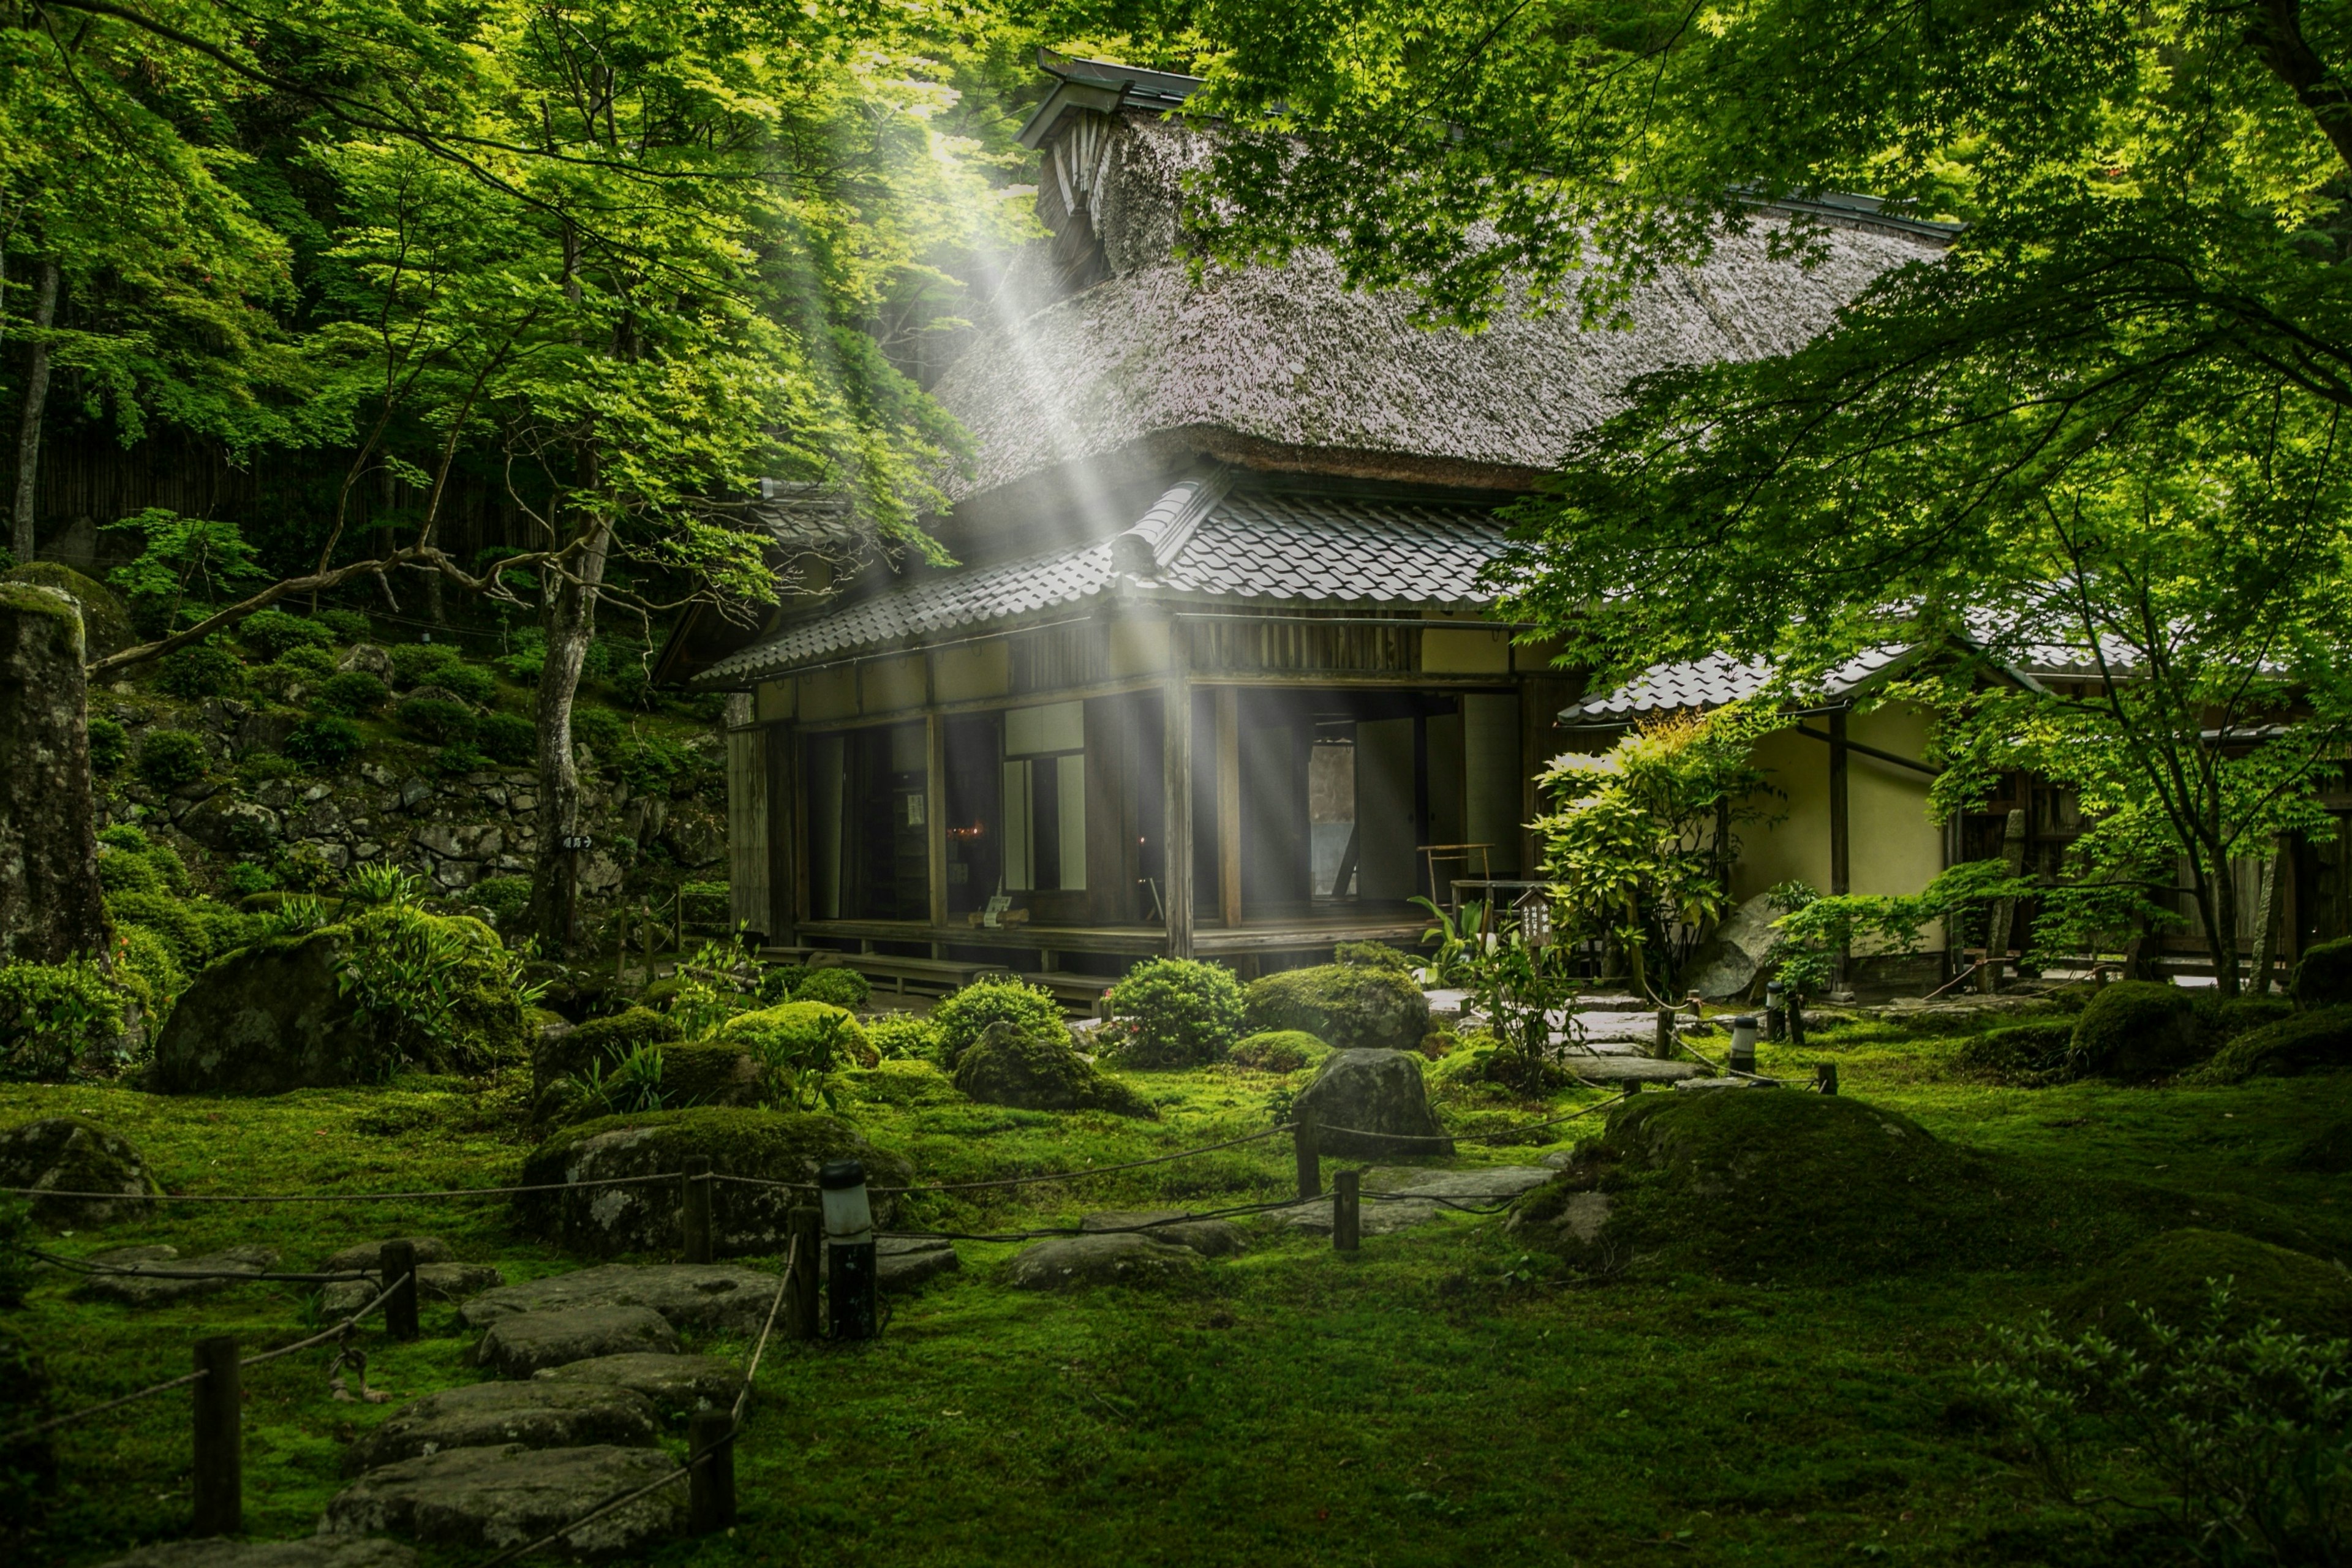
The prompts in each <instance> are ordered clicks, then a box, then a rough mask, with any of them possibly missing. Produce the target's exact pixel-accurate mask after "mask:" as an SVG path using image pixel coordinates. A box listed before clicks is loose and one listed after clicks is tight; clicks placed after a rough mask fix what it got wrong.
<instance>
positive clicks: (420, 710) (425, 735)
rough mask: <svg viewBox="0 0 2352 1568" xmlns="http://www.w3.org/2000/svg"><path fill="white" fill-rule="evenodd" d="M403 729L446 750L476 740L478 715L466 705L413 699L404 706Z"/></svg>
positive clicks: (400, 716) (440, 700)
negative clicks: (453, 745)
mask: <svg viewBox="0 0 2352 1568" xmlns="http://www.w3.org/2000/svg"><path fill="white" fill-rule="evenodd" d="M399 718H400V727H401V728H402V729H403V730H405V731H408V733H410V734H411V735H414V736H415V737H416V738H417V739H418V740H420V741H423V742H426V743H427V744H430V745H436V746H446V745H449V744H451V743H453V742H458V741H471V740H472V739H473V738H474V728H475V719H474V715H473V714H472V713H471V712H469V711H467V708H466V705H465V704H464V703H462V702H451V701H448V700H446V699H444V698H439V697H412V698H410V699H409V700H407V701H405V702H403V703H402V704H401V705H400V710H399Z"/></svg>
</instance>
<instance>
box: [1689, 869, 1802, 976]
mask: <svg viewBox="0 0 2352 1568" xmlns="http://www.w3.org/2000/svg"><path fill="white" fill-rule="evenodd" d="M1778 919H1780V910H1777V909H1775V908H1774V907H1773V904H1772V897H1771V895H1770V894H1769V893H1759V894H1757V895H1756V896H1755V897H1754V898H1752V899H1749V900H1748V901H1747V902H1746V903H1743V904H1741V905H1740V906H1739V907H1738V909H1736V910H1732V911H1731V913H1729V914H1728V915H1726V916H1725V917H1724V918H1723V919H1722V920H1721V921H1717V924H1716V928H1715V931H1714V932H1713V934H1712V935H1710V936H1709V937H1708V938H1707V939H1706V942H1702V943H1701V944H1700V945H1699V950H1698V952H1696V953H1694V954H1692V955H1691V964H1690V976H1689V979H1688V980H1686V981H1685V985H1687V987H1688V988H1689V989H1691V990H1693V991H1696V992H1697V993H1698V994H1700V995H1701V996H1704V997H1706V999H1707V1000H1708V1001H1710V1002H1726V1001H1728V1000H1730V999H1731V998H1732V997H1734V996H1738V995H1743V994H1746V992H1747V990H1748V987H1749V986H1751V985H1753V984H1756V977H1757V975H1759V974H1760V973H1763V970H1764V966H1765V965H1766V964H1768V963H1771V962H1772V950H1773V949H1774V948H1775V947H1777V946H1779V945H1780V931H1778V930H1776V929H1775V928H1774V927H1773V924H1772V922H1773V921H1776V920H1778Z"/></svg>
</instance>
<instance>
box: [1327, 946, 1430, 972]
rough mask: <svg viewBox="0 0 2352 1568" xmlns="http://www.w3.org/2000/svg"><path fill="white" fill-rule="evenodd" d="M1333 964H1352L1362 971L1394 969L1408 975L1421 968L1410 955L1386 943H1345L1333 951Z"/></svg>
mask: <svg viewBox="0 0 2352 1568" xmlns="http://www.w3.org/2000/svg"><path fill="white" fill-rule="evenodd" d="M1331 962H1332V963H1352V964H1354V965H1356V966H1357V967H1358V968H1360V969H1393V970H1395V971H1396V972H1397V973H1399V974H1408V975H1409V974H1411V973H1412V972H1413V971H1414V970H1416V969H1419V968H1420V967H1421V965H1419V964H1417V963H1414V962H1413V961H1412V955H1411V954H1410V953H1404V952H1398V951H1397V950H1396V949H1395V948H1392V947H1391V946H1390V945H1389V944H1388V943H1386V942H1341V943H1340V944H1339V946H1337V947H1335V948H1333V949H1332V950H1331Z"/></svg>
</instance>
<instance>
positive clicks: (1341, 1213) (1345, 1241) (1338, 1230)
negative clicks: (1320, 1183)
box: [1331, 1171, 1364, 1252]
mask: <svg viewBox="0 0 2352 1568" xmlns="http://www.w3.org/2000/svg"><path fill="white" fill-rule="evenodd" d="M1363 1179H1364V1175H1363V1173H1362V1172H1361V1171H1341V1172H1339V1173H1338V1174H1336V1175H1334V1176H1333V1177H1332V1178H1331V1246H1332V1248H1333V1249H1334V1250H1335V1251H1339V1252H1353V1251H1355V1250H1356V1248H1357V1247H1360V1245H1362V1242H1363V1188H1362V1183H1363Z"/></svg>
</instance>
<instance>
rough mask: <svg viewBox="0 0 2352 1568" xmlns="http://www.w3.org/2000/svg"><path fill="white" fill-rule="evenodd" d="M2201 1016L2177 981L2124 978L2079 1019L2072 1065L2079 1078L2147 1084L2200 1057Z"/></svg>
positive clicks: (2095, 1001) (2100, 995)
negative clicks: (2199, 1030) (2109, 1079)
mask: <svg viewBox="0 0 2352 1568" xmlns="http://www.w3.org/2000/svg"><path fill="white" fill-rule="evenodd" d="M2198 1055H2199V1052H2198V1039H2197V1014H2196V1008H2195V1006H2194V1005H2193V1004H2192V1003H2191V1002H2190V1000H2189V994H2188V993H2187V992H2185V991H2183V990H2181V989H2180V988H2179V986H2177V985H2162V984H2156V983H2155V982H2152V981H2146V980H2119V981H2117V982H2116V983H2115V984H2112V985H2109V986H2107V987H2106V988H2105V990H2103V991H2101V992H2100V993H2099V994H2098V995H2096V996H2095V997H2093V998H2092V1000H2091V1004H2090V1005H2089V1006H2087V1007H2085V1008H2084V1009H2083V1016H2081V1017H2080V1018H2078V1019H2076V1020H2075V1021H2074V1046H2073V1048H2072V1050H2071V1051H2070V1053H2069V1055H2068V1058H2067V1068H2068V1070H2069V1071H2070V1072H2072V1073H2073V1074H2074V1076H2075V1077H2077V1078H2112V1079H2121V1080H2123V1081H2125V1082H2126V1083H2137V1082H2145V1081H2146V1080H2147V1079H2152V1078H2161V1077H2163V1076H2164V1075H2165V1074H2167V1073H2172V1072H2178V1071H2179V1070H2180V1069H2181V1068H2185V1067H2188V1066H2189V1065H2190V1064H2191V1063H2193V1062H2195V1061H2196V1060H2197V1058H2198Z"/></svg>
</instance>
